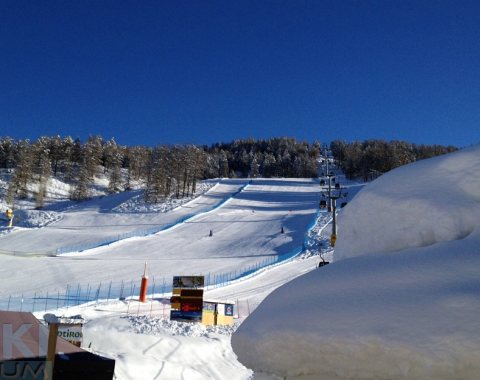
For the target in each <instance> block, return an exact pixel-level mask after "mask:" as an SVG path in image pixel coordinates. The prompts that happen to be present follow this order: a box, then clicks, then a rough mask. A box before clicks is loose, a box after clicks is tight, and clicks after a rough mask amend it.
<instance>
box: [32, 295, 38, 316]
mask: <svg viewBox="0 0 480 380" xmlns="http://www.w3.org/2000/svg"><path fill="white" fill-rule="evenodd" d="M36 300H37V292H35V294H34V295H33V306H32V309H33V310H32V313H35V301H36Z"/></svg>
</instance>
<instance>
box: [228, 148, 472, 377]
mask: <svg viewBox="0 0 480 380" xmlns="http://www.w3.org/2000/svg"><path fill="white" fill-rule="evenodd" d="M478 168H480V146H473V147H470V148H467V149H464V150H462V151H459V152H456V153H452V154H449V155H446V156H441V157H436V158H432V159H429V160H424V161H421V162H417V163H414V164H411V165H408V166H405V167H401V168H399V169H396V170H394V171H392V172H389V173H387V174H385V175H383V176H382V177H381V178H379V179H378V180H376V181H375V182H373V183H371V184H369V185H367V186H366V187H365V188H364V189H363V190H361V191H360V193H359V194H358V195H357V197H356V198H355V199H354V200H353V201H352V202H350V203H349V205H348V207H346V208H345V209H343V210H342V212H341V213H340V215H339V218H338V221H339V233H338V235H339V237H338V241H337V242H338V245H337V247H336V249H335V253H334V257H335V262H334V263H333V264H331V265H328V266H325V267H322V268H319V269H317V270H316V271H313V272H310V273H308V274H305V275H303V276H301V277H298V278H297V279H295V280H293V281H291V282H290V283H288V284H286V285H284V286H283V287H281V288H279V289H277V290H275V291H274V292H273V293H272V294H270V296H268V297H267V299H266V300H265V301H264V302H263V303H262V304H261V305H260V306H259V307H258V308H257V309H256V310H255V311H254V313H253V314H252V315H251V316H250V317H249V318H248V319H247V320H246V321H245V322H244V323H243V324H242V325H241V326H240V327H239V329H238V330H237V331H236V332H235V333H234V335H233V337H232V346H233V349H234V351H235V352H236V354H237V355H238V358H239V360H240V361H241V362H242V363H243V364H244V365H245V366H247V367H248V368H252V369H253V370H254V371H255V373H256V377H259V378H260V376H261V374H263V375H264V376H265V377H267V378H282V379H285V378H288V379H356V380H361V379H408V380H416V379H418V380H424V379H445V380H447V379H468V380H470V379H471V380H476V379H479V378H480V318H479V315H480V297H479V294H480V252H479V247H480V227H479V225H480V223H479V221H480V172H479V170H478Z"/></svg>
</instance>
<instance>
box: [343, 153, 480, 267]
mask: <svg viewBox="0 0 480 380" xmlns="http://www.w3.org/2000/svg"><path fill="white" fill-rule="evenodd" d="M479 168H480V145H477V146H474V147H470V148H468V149H464V150H461V151H458V152H455V153H451V154H448V155H444V156H438V157H435V158H432V159H428V160H423V161H418V162H416V163H414V164H411V165H406V166H402V167H400V168H397V169H395V170H393V171H391V172H389V173H387V174H385V175H383V176H381V177H380V178H378V179H377V180H376V181H374V182H372V183H371V184H369V185H367V186H365V187H364V188H363V189H362V191H360V192H359V194H358V195H357V196H356V197H355V199H354V200H353V201H352V202H350V203H349V205H348V210H346V212H344V213H341V214H340V215H339V218H338V219H339V223H338V225H339V228H338V234H339V238H338V241H337V246H336V248H335V260H340V259H344V258H347V257H353V256H359V255H364V254H371V253H377V252H392V251H400V250H402V249H405V248H410V247H423V246H428V245H432V244H435V243H438V242H442V241H449V240H455V239H462V238H465V237H466V236H468V235H469V234H470V233H472V231H473V230H474V229H475V228H476V226H477V225H478V222H479V215H480V170H479Z"/></svg>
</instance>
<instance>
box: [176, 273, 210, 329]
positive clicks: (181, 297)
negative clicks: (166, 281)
mask: <svg viewBox="0 0 480 380" xmlns="http://www.w3.org/2000/svg"><path fill="white" fill-rule="evenodd" d="M203 285H204V277H203V276H174V277H173V289H172V297H171V298H170V305H171V311H170V319H171V320H176V321H192V322H197V321H201V320H202V307H203Z"/></svg>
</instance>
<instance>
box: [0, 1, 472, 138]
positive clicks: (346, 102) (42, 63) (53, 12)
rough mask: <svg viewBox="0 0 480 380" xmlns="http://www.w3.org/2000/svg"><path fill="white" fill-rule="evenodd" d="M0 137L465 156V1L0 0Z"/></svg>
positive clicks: (468, 4)
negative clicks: (424, 150)
mask: <svg viewBox="0 0 480 380" xmlns="http://www.w3.org/2000/svg"><path fill="white" fill-rule="evenodd" d="M0 128H1V132H0V135H2V136H5V135H9V136H12V137H15V138H30V139H35V138H37V137H38V136H40V135H48V136H50V135H56V134H60V135H62V136H65V135H71V136H72V137H74V138H75V137H80V138H81V139H82V140H83V139H85V138H87V137H88V136H89V135H97V134H99V135H101V136H103V137H104V138H105V139H109V138H110V137H115V138H116V140H117V142H119V143H121V144H126V145H137V144H138V145H156V144H162V143H168V144H173V143H195V144H210V143H214V142H218V141H224V142H226V141H231V140H232V139H235V138H246V137H255V138H268V137H274V136H290V137H296V138H297V139H300V140H307V141H314V140H320V141H322V142H329V141H331V140H333V139H344V140H347V141H353V140H357V139H358V140H365V139H370V138H379V139H385V140H394V139H400V140H407V141H410V142H414V143H418V144H443V145H447V144H452V145H456V146H459V147H461V146H466V145H470V144H472V143H478V142H480V1H462V0H455V1H449V0H439V1H423V0H413V1H406V0H398V1H395V0H380V1H369V0H356V1H343V0H332V1H321V0H290V1H283V0H275V1H272V0H252V1H243V0H235V1H234V0H218V1H213V0H197V1H193V0H169V1H165V0H156V1H145V0H141V1H140V0H135V1H122V0H114V1H105V0H95V1H91V0H72V1H68V0H65V1H49V0H45V1H37V0H32V1H22V0H0Z"/></svg>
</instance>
